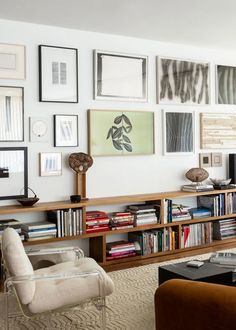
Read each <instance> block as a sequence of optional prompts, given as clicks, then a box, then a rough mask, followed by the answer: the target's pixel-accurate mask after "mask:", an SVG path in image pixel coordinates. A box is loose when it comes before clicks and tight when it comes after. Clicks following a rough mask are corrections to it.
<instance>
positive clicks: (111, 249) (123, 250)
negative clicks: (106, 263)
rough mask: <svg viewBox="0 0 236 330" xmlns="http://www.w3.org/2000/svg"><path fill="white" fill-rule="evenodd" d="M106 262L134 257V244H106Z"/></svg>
mask: <svg viewBox="0 0 236 330" xmlns="http://www.w3.org/2000/svg"><path fill="white" fill-rule="evenodd" d="M106 253H107V260H113V259H119V258H126V257H132V256H135V255H136V251H135V244H134V243H133V242H128V241H117V242H111V243H107V245H106Z"/></svg>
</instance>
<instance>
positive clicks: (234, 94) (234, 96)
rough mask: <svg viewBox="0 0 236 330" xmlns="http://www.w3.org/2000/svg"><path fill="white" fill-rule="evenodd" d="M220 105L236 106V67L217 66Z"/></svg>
mask: <svg viewBox="0 0 236 330" xmlns="http://www.w3.org/2000/svg"><path fill="white" fill-rule="evenodd" d="M217 83H218V85H217V88H218V103H219V104H236V67H233V66H224V65H217Z"/></svg>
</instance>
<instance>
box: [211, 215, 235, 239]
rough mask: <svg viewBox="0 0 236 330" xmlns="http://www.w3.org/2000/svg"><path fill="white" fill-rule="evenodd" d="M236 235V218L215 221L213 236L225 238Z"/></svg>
mask: <svg viewBox="0 0 236 330" xmlns="http://www.w3.org/2000/svg"><path fill="white" fill-rule="evenodd" d="M233 237H236V219H224V220H219V221H214V222H213V238H214V239H216V240H223V239H227V238H233Z"/></svg>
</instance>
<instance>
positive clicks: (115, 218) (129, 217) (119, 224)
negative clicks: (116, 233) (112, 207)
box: [109, 212, 134, 230]
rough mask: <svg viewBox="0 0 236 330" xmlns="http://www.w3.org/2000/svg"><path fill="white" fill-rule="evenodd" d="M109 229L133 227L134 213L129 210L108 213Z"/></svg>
mask: <svg viewBox="0 0 236 330" xmlns="http://www.w3.org/2000/svg"><path fill="white" fill-rule="evenodd" d="M109 218H110V222H109V225H110V229H111V230H117V229H126V228H133V227H134V215H133V214H132V213H131V212H114V213H111V214H109Z"/></svg>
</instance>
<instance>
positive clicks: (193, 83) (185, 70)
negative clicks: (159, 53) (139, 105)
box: [157, 57, 210, 104]
mask: <svg viewBox="0 0 236 330" xmlns="http://www.w3.org/2000/svg"><path fill="white" fill-rule="evenodd" d="M157 63H158V64H157V65H158V69H157V80H158V98H159V100H158V101H159V103H163V104H170V103H172V104H179V103H180V104H209V103H210V97H209V94H210V91H209V85H210V82H209V79H210V75H209V64H208V63H197V62H190V61H180V60H174V59H168V58H160V57H159V58H158V59H157Z"/></svg>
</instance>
